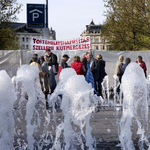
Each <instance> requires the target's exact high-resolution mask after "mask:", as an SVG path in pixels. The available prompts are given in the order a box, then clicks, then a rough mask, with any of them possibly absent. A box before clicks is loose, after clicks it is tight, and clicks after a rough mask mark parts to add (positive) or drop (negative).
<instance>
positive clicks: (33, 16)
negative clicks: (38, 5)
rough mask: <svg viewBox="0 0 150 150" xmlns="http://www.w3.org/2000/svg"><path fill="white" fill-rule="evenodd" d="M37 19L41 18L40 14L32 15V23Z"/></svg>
mask: <svg viewBox="0 0 150 150" xmlns="http://www.w3.org/2000/svg"><path fill="white" fill-rule="evenodd" d="M35 18H39V14H38V13H32V21H35Z"/></svg>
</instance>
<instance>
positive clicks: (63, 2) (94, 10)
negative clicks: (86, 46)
mask: <svg viewBox="0 0 150 150" xmlns="http://www.w3.org/2000/svg"><path fill="white" fill-rule="evenodd" d="M17 2H18V3H22V4H23V6H22V11H21V13H20V14H19V15H17V16H18V19H19V20H18V22H22V23H26V20H27V19H26V4H27V3H30V4H45V3H46V0H45V1H43V0H26V1H24V0H17ZM48 3H49V5H48V6H49V27H52V28H53V30H55V31H56V39H57V40H67V39H72V38H78V37H79V36H80V34H81V33H82V32H83V30H85V29H86V25H88V24H90V22H91V20H92V19H93V21H94V23H95V24H102V23H103V22H104V20H105V17H104V16H103V14H104V11H105V10H106V9H105V7H104V2H103V0H49V1H48Z"/></svg>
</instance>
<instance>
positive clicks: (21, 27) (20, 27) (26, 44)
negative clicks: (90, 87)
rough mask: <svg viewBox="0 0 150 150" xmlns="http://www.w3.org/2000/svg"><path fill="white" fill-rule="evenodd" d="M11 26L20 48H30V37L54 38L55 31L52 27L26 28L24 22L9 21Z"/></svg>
mask: <svg viewBox="0 0 150 150" xmlns="http://www.w3.org/2000/svg"><path fill="white" fill-rule="evenodd" d="M11 27H12V28H13V29H14V30H15V31H16V33H17V38H18V40H19V44H20V49H22V50H31V49H32V38H33V37H36V38H40V39H45V38H46V39H49V40H56V32H55V30H53V29H52V28H51V29H49V28H46V29H45V28H44V29H35V28H27V26H26V23H11Z"/></svg>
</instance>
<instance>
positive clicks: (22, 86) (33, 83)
mask: <svg viewBox="0 0 150 150" xmlns="http://www.w3.org/2000/svg"><path fill="white" fill-rule="evenodd" d="M38 72H39V70H38V68H37V67H36V66H29V65H23V66H21V67H20V68H19V69H18V71H17V75H16V76H15V77H13V78H12V79H10V77H9V76H8V74H7V73H6V72H5V71H4V70H2V71H0V83H1V86H0V124H1V126H0V149H1V150H13V149H15V150H44V149H45V150H49V149H52V150H69V149H70V150H95V149H97V150H100V149H103V150H109V149H110V150H115V149H123V150H134V149H141V150H143V149H149V137H150V136H149V124H150V123H149V118H148V112H149V111H148V103H149V95H150V94H149V89H150V88H149V87H150V84H149V83H150V81H149V80H146V79H145V76H144V73H143V70H142V69H141V68H140V67H139V66H138V65H137V64H135V63H131V64H130V65H129V66H128V67H127V69H126V72H125V74H124V76H123V78H122V84H121V89H122V92H123V100H122V102H120V101H119V106H120V105H121V103H122V111H119V109H118V108H120V107H117V105H115V103H113V100H110V99H109V96H108V95H109V94H110V93H109V87H108V86H109V83H108V77H106V78H105V80H104V82H103V89H106V92H104V91H103V93H104V94H105V95H104V97H103V98H101V97H98V96H96V95H94V93H93V89H92V86H91V85H90V84H88V83H87V82H86V81H85V79H84V77H83V76H80V75H77V74H76V72H75V71H74V70H73V69H71V68H67V69H64V70H62V72H61V74H60V78H59V82H58V85H57V87H56V89H55V91H54V93H53V94H52V95H49V96H48V102H49V105H50V106H51V108H50V109H48V110H46V106H45V97H44V94H43V93H42V90H41V87H40V83H39V76H38ZM115 88H116V87H115ZM60 97H61V98H60ZM117 97H118V96H117ZM120 97H121V99H122V96H120ZM106 99H107V100H106ZM58 101H59V102H58ZM116 101H117V100H116ZM56 106H57V107H56ZM104 106H105V107H106V106H107V108H106V109H104ZM97 108H99V109H97ZM114 108H115V109H116V110H117V111H116V112H115V111H114ZM120 110H121V109H120Z"/></svg>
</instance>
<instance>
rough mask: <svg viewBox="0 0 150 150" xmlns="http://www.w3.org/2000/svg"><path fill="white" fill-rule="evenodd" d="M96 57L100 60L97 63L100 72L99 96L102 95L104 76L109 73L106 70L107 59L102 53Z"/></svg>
mask: <svg viewBox="0 0 150 150" xmlns="http://www.w3.org/2000/svg"><path fill="white" fill-rule="evenodd" d="M96 58H97V60H98V63H97V68H98V74H99V78H98V80H97V84H98V90H97V94H98V96H102V85H101V84H102V82H103V79H104V77H105V76H106V75H107V74H106V72H105V61H104V60H103V57H102V55H100V54H98V55H96Z"/></svg>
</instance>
